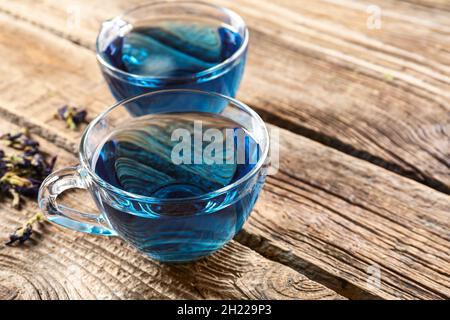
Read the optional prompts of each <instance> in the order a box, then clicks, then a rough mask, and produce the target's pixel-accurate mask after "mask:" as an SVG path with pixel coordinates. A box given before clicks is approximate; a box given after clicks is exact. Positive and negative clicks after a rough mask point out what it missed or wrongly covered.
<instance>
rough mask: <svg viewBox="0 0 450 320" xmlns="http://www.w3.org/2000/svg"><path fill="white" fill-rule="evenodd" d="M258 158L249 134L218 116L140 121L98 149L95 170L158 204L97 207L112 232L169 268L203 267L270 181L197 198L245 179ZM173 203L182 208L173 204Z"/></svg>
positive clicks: (123, 199)
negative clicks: (188, 263) (200, 261)
mask: <svg viewBox="0 0 450 320" xmlns="http://www.w3.org/2000/svg"><path fill="white" fill-rule="evenodd" d="M199 125H200V126H201V127H199ZM199 130H200V131H199ZM176 133H180V134H176ZM213 136H214V137H213ZM212 143H215V144H212ZM180 146H181V147H180ZM220 146H222V147H220ZM260 154H261V149H260V146H259V145H258V144H257V143H256V142H255V140H254V139H253V138H252V137H251V135H250V134H249V133H248V132H247V131H245V129H243V128H242V127H241V126H240V125H238V124H237V123H234V122H232V121H231V120H229V119H226V118H224V117H222V116H220V115H215V114H210V113H172V114H162V115H147V116H143V117H138V118H135V119H134V120H131V121H130V122H127V124H126V125H124V126H123V127H119V128H117V129H116V130H115V131H114V132H112V133H111V134H110V135H109V137H108V138H107V139H106V140H105V142H104V143H102V144H101V145H100V147H99V148H98V150H97V152H96V156H95V157H94V159H93V167H94V168H95V171H96V173H97V174H98V175H99V176H100V177H101V178H102V179H103V180H105V181H107V182H108V183H110V184H112V185H114V186H115V187H117V188H120V189H121V190H123V191H127V192H130V193H133V194H136V195H142V196H146V197H154V198H157V199H159V200H160V201H149V202H148V203H145V204H143V202H142V201H134V200H133V198H132V197H127V196H126V195H120V201H117V199H114V201H111V202H109V201H107V200H105V199H103V200H97V201H102V203H99V206H100V207H101V208H103V211H104V212H105V215H106V218H107V219H108V221H109V223H110V225H111V226H112V227H113V229H114V230H115V231H116V232H117V233H118V234H119V235H120V236H122V237H123V238H125V239H127V240H128V241H130V242H131V243H132V244H133V245H134V246H136V247H137V248H139V249H140V250H141V251H142V252H144V253H146V254H147V255H149V256H151V257H154V258H156V259H158V260H161V261H169V262H183V261H190V260H194V259H198V258H200V257H202V256H205V255H208V254H210V253H212V252H214V251H216V250H218V249H220V248H221V247H222V246H223V245H224V244H225V243H227V242H228V241H229V240H230V239H231V238H232V237H233V236H234V235H235V234H236V233H237V232H238V231H239V230H240V229H241V227H242V225H243V224H244V222H245V221H246V219H247V218H248V216H249V214H250V211H251V210H252V208H253V205H254V203H255V201H256V198H257V196H258V193H259V191H260V188H261V186H262V184H263V182H264V181H263V180H264V175H263V174H261V175H260V174H255V175H254V176H253V177H251V178H250V179H249V180H248V181H247V182H245V183H242V184H239V186H237V187H234V188H233V187H232V188H231V189H230V190H227V192H224V193H221V194H214V193H213V194H212V195H210V196H208V197H201V198H200V199H201V200H198V198H197V199H194V197H199V196H202V195H206V194H208V195H209V194H210V193H211V192H214V191H217V190H219V189H221V188H223V187H226V186H230V185H232V184H233V183H234V182H236V181H238V180H239V179H241V178H242V177H244V176H246V174H247V173H249V172H250V171H251V170H252V169H253V168H254V167H255V165H256V163H257V161H258V160H259V157H260ZM99 198H101V197H99ZM174 199H178V200H179V201H176V202H175V201H172V202H171V201H170V200H174ZM182 199H186V200H185V201H183V200H182ZM180 200H181V201H180ZM117 203H120V204H119V205H118V204H117Z"/></svg>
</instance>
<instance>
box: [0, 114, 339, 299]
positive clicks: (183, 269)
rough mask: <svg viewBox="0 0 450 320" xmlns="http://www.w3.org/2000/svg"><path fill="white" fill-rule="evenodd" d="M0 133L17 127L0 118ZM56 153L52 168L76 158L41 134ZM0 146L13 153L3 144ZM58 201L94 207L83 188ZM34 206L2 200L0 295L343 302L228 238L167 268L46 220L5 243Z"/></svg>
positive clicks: (120, 244) (114, 242)
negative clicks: (17, 241)
mask: <svg viewBox="0 0 450 320" xmlns="http://www.w3.org/2000/svg"><path fill="white" fill-rule="evenodd" d="M0 128H1V129H0V134H3V133H5V132H11V131H16V130H18V129H19V127H18V126H15V125H13V124H11V123H8V122H7V121H5V120H2V119H0ZM38 141H39V142H40V145H41V148H42V150H43V151H44V152H48V153H49V154H54V155H57V156H58V162H57V168H61V167H62V166H68V165H74V164H76V163H77V158H76V157H75V156H74V155H73V154H71V153H68V152H67V151H64V150H62V149H61V148H58V147H56V146H55V145H54V144H52V143H49V142H48V141H46V140H44V139H42V138H38ZM0 149H4V150H7V151H8V152H13V150H9V149H8V148H6V147H4V146H3V145H2V146H1V147H0ZM61 202H62V203H64V204H66V205H68V206H71V207H76V208H80V206H81V208H80V209H81V210H86V211H87V212H95V211H96V209H95V205H94V203H93V201H92V200H90V198H89V196H88V194H87V193H85V192H75V193H68V194H67V195H65V196H64V197H62V199H61ZM36 210H38V208H37V205H36V204H35V203H32V202H28V203H27V204H26V206H25V207H24V208H23V210H22V211H17V210H14V209H11V208H10V207H9V205H8V204H5V203H2V204H0V300H1V299H343V297H341V296H340V295H338V294H336V293H335V292H333V291H331V290H329V289H327V288H325V287H324V286H322V285H320V284H318V283H316V282H314V281H311V280H309V279H308V278H307V277H305V276H303V275H301V274H300V273H298V272H296V271H294V270H292V269H290V268H288V267H286V266H283V265H280V264H279V263H276V262H273V261H270V260H268V259H266V258H264V257H262V256H261V255H259V254H258V253H256V252H255V251H252V250H250V249H249V248H247V247H245V246H243V245H241V244H239V243H237V242H235V241H232V242H231V243H230V244H229V245H227V246H226V247H225V248H224V249H223V250H221V251H220V252H219V253H217V254H214V255H212V256H210V257H208V258H206V259H202V260H200V261H198V262H195V263H190V264H184V265H166V264H161V263H158V262H155V261H153V260H150V259H147V258H145V257H144V256H143V255H141V254H140V253H138V252H136V250H135V249H133V248H132V247H131V246H130V245H128V244H127V243H125V242H124V241H122V240H120V239H119V238H106V237H94V236H90V235H86V234H81V233H76V232H72V231H69V230H67V229H62V228H59V227H57V226H54V225H51V224H49V223H45V224H44V225H41V226H40V227H39V228H38V229H37V230H38V231H37V233H35V234H34V235H33V241H31V242H29V243H27V244H26V245H24V246H5V245H4V244H3V242H4V241H6V235H7V234H9V233H11V232H12V231H13V230H15V228H16V227H17V226H19V225H21V224H22V223H23V222H24V221H26V219H27V216H28V217H29V216H31V215H33V212H35V211H36Z"/></svg>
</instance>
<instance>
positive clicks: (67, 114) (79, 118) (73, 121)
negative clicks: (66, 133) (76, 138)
mask: <svg viewBox="0 0 450 320" xmlns="http://www.w3.org/2000/svg"><path fill="white" fill-rule="evenodd" d="M86 116H87V112H86V110H78V108H76V107H71V106H68V105H64V106H62V107H61V108H59V109H58V112H57V117H58V118H59V119H61V120H64V121H66V124H67V127H68V128H69V129H71V130H75V129H76V128H77V127H78V126H79V125H80V124H81V123H85V122H86Z"/></svg>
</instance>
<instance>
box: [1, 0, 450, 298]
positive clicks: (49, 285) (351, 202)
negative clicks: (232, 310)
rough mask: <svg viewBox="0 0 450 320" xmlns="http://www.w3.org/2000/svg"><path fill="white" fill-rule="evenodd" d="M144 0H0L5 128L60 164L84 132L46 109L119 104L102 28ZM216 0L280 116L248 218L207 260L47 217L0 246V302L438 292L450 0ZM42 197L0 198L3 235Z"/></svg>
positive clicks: (446, 218)
mask: <svg viewBox="0 0 450 320" xmlns="http://www.w3.org/2000/svg"><path fill="white" fill-rule="evenodd" d="M141 2H142V1H140V0H110V1H107V3H106V1H103V0H78V1H76V0H73V1H70V2H66V1H59V0H41V1H36V0H20V1H15V0H2V1H1V2H0V25H1V29H0V30H1V31H0V57H1V62H0V68H1V76H0V89H1V90H0V131H1V133H4V132H8V131H11V130H14V129H17V128H19V127H28V128H30V129H31V131H32V132H33V134H34V136H36V137H37V138H38V140H39V141H40V143H41V145H42V148H43V149H44V150H47V151H49V152H51V153H54V154H57V155H58V157H59V160H58V163H57V167H59V168H60V167H63V166H67V165H69V164H75V163H77V158H76V151H77V146H78V141H79V138H80V132H72V131H69V130H67V129H66V128H65V125H64V123H63V122H60V121H58V120H55V119H54V117H53V114H54V113H55V110H56V108H57V107H59V106H61V105H62V104H66V103H72V104H74V105H78V106H83V107H85V108H86V109H88V111H89V116H90V118H93V117H94V116H95V115H96V114H98V113H99V112H100V111H101V110H103V109H104V108H105V107H106V106H109V105H111V103H113V98H112V97H111V95H110V94H109V92H108V89H107V87H106V85H105V83H104V81H103V79H102V77H101V75H100V72H99V68H98V66H97V62H96V59H95V52H94V49H93V47H94V42H95V38H96V33H97V31H98V28H99V24H100V22H101V21H102V20H105V19H106V18H109V17H112V16H114V15H117V14H118V13H120V12H122V11H123V10H124V9H126V8H129V7H131V6H134V5H136V4H137V3H141ZM216 2H217V3H219V4H222V5H225V6H227V7H230V8H231V9H234V10H236V11H237V12H238V13H240V14H241V15H242V16H243V17H244V18H245V20H246V21H247V23H248V25H249V28H250V32H251V43H250V53H249V61H248V66H247V69H246V74H245V77H244V80H243V84H242V86H241V89H240V91H239V94H238V98H239V99H241V100H242V101H244V102H245V103H247V104H248V105H250V106H251V107H253V108H254V109H255V110H257V111H258V112H259V113H260V115H261V116H262V117H263V118H264V120H265V121H266V122H268V123H270V125H271V127H272V128H274V127H279V128H280V170H279V172H278V174H276V175H274V176H270V177H269V178H268V181H267V183H266V185H265V187H264V190H263V192H262V194H261V197H260V199H259V201H258V203H257V205H256V208H255V209H254V211H253V213H252V215H251V217H250V219H249V221H248V222H247V223H246V224H245V227H244V230H243V231H242V232H241V233H240V234H239V235H238V236H237V237H236V239H235V240H234V241H232V242H231V243H230V244H229V245H228V246H226V248H224V249H223V250H221V251H220V252H219V253H217V254H215V255H213V256H211V257H209V258H207V259H203V260H201V261H199V262H196V263H192V264H187V265H165V264H161V263H158V262H155V261H151V260H149V259H146V258H145V257H143V256H142V255H140V254H139V253H137V252H136V251H135V250H134V249H133V248H131V247H130V246H129V245H127V244H125V243H124V242H123V241H121V240H120V239H117V238H103V237H94V236H90V235H85V234H81V233H76V232H71V231H68V230H65V229H61V228H58V227H56V226H53V225H49V224H44V225H42V226H41V227H40V228H39V229H38V232H37V233H36V234H35V235H34V240H33V241H32V242H29V243H28V244H26V245H24V246H22V247H20V246H18V247H7V246H4V245H0V298H3V299H25V298H30V299H56V298H60V299H80V298H81V299H92V298H98V299H116V298H117V299H130V298H139V299H156V298H163V299H165V298H169V299H172V298H192V299H204V298H239V299H240V298H244V299H247V298H250V299H268V298H269V299H345V298H351V299H360V298H375V299H377V298H383V299H445V298H447V299H448V298H449V297H450V254H449V253H450V241H449V240H450V197H449V194H450V3H449V2H448V1H446V0H422V1H420V0H405V1H394V0H374V1H365V0H363V1H353V0H320V1H319V0H318V1H316V0H314V1H313V0H308V1H306V0H305V1H303V0H276V1H269V0H266V1H261V0H239V1H225V0H224V1H216ZM374 5H375V6H374ZM378 13H381V15H378ZM378 18H380V19H378ZM87 199H88V197H87V196H86V195H85V194H77V195H75V196H68V197H67V201H69V202H72V203H79V202H80V201H81V202H83V203H87V201H88V200H87ZM86 206H87V207H89V206H91V204H88V203H87V204H86ZM36 208H37V206H36V204H35V203H33V202H31V201H30V202H29V203H27V204H26V206H25V207H24V208H23V209H22V210H21V211H17V210H14V209H11V208H10V206H9V204H7V203H1V204H0V210H1V212H0V235H3V236H2V237H6V236H7V234H9V233H10V232H11V230H13V229H14V228H15V227H16V226H18V225H19V224H21V223H22V222H23V221H24V220H25V219H26V218H27V217H29V216H30V215H32V214H33V213H34V212H35V210H36Z"/></svg>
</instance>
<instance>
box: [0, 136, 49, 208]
mask: <svg viewBox="0 0 450 320" xmlns="http://www.w3.org/2000/svg"><path fill="white" fill-rule="evenodd" d="M0 140H3V141H6V144H7V145H8V146H9V147H11V148H13V149H16V150H20V151H22V154H5V152H4V151H3V150H0V197H1V198H4V197H10V198H12V206H13V207H14V208H20V204H21V202H22V197H23V196H25V197H33V198H36V196H37V194H38V191H39V187H40V185H41V183H42V181H43V180H44V179H45V178H46V177H47V176H48V175H49V174H50V173H51V172H52V170H53V167H54V165H55V161H56V158H55V157H54V158H52V159H51V160H50V162H48V161H46V156H45V155H44V154H43V153H42V152H41V151H40V150H39V143H38V142H37V141H35V140H33V139H32V138H31V136H30V134H29V132H28V131H27V130H22V131H21V132H19V133H7V134H4V135H2V136H0Z"/></svg>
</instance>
